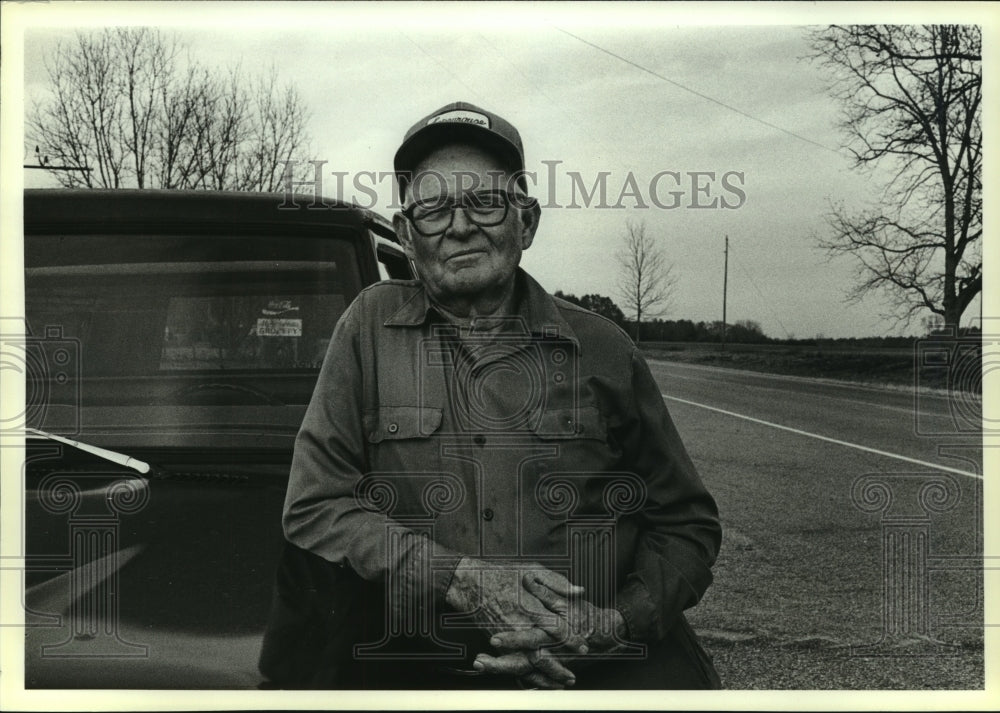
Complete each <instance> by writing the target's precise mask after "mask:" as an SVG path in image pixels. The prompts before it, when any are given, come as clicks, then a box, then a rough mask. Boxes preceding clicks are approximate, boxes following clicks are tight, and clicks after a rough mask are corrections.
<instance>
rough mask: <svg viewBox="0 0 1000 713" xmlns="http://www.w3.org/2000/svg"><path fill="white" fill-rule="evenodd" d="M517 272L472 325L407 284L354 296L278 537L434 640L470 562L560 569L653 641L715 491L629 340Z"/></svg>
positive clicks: (397, 628) (399, 625) (699, 552)
mask: <svg viewBox="0 0 1000 713" xmlns="http://www.w3.org/2000/svg"><path fill="white" fill-rule="evenodd" d="M516 279H517V285H516V289H517V294H518V296H519V299H518V307H517V311H516V315H515V316H514V317H513V318H510V319H508V320H505V321H503V322H502V323H500V324H499V325H497V324H495V323H494V324H491V325H489V326H490V329H488V330H487V329H480V327H481V326H482V325H481V324H476V323H474V324H473V326H472V331H471V333H466V334H461V333H459V332H458V330H457V329H456V328H455V327H452V326H451V325H450V324H448V322H447V321H445V320H444V319H443V318H442V317H441V315H440V313H439V312H438V311H437V310H436V309H435V308H434V307H433V305H432V303H431V302H430V301H429V299H428V297H427V294H426V292H425V290H424V288H423V287H422V285H421V284H420V283H419V282H415V281H388V282H382V283H378V284H376V285H373V286H371V287H369V288H367V289H365V290H364V291H362V293H361V294H360V295H359V296H358V298H357V299H356V300H355V301H354V302H353V303H352V304H351V305H350V307H349V308H348V309H347V311H346V312H345V313H344V315H343V316H342V317H341V319H340V321H339V322H338V324H337V326H336V329H335V331H334V334H333V337H332V339H331V341H330V345H329V349H328V352H327V355H326V358H325V361H324V364H323V367H322V369H321V372H320V376H319V380H318V382H317V385H316V389H315V392H314V394H313V398H312V401H311V403H310V405H309V408H308V410H307V412H306V416H305V419H304V421H303V424H302V427H301V430H300V432H299V435H298V438H297V440H296V445H295V454H294V458H293V463H292V469H291V475H290V479H289V486H288V491H287V496H286V502H285V511H284V520H283V523H284V530H285V536H286V538H287V539H288V541H289V542H290V543H292V545H294V546H296V547H298V548H302V549H304V550H307V551H309V552H311V553H313V554H315V555H318V556H319V557H320V558H322V559H323V560H325V561H328V562H331V563H336V564H339V565H342V566H344V567H345V568H347V569H348V570H350V571H351V572H353V573H356V574H357V575H359V576H360V578H361V579H362V580H365V581H366V582H369V583H374V584H376V585H377V588H378V589H379V590H380V591H381V592H383V593H384V599H385V601H384V604H382V605H384V606H386V611H385V612H384V618H385V621H386V627H387V629H389V630H391V631H392V632H393V633H395V634H400V635H404V636H406V635H408V636H417V637H418V638H419V637H423V638H430V639H434V640H435V641H437V640H438V639H440V640H441V642H442V650H452V649H451V648H450V647H449V646H448V640H449V636H448V635H447V632H444V633H443V628H444V627H442V625H441V622H440V614H441V613H443V612H444V606H443V596H444V592H445V591H446V590H447V587H448V584H449V583H450V580H451V576H452V573H453V571H454V567H455V565H456V564H457V562H458V560H459V559H461V557H462V556H465V555H469V556H473V557H477V558H481V559H503V560H508V561H509V560H514V561H516V562H525V563H528V562H538V563H541V564H543V565H545V566H546V567H548V568H550V569H553V570H556V571H559V572H562V573H564V574H566V575H567V576H568V577H569V578H570V579H571V580H572V581H574V582H576V583H578V584H582V585H583V586H584V587H585V589H586V594H585V596H586V597H587V598H588V599H590V600H591V601H593V602H594V603H595V604H597V605H599V606H602V607H611V606H613V607H616V608H617V609H618V610H619V611H621V613H622V615H623V617H624V619H625V621H626V623H627V625H628V630H629V637H630V639H631V640H633V641H637V642H651V643H652V642H659V641H661V640H663V639H664V638H665V637H666V636H667V634H668V633H669V632H670V631H671V629H672V628H673V627H674V626H675V625H676V624H677V622H678V618H679V617H680V618H681V619H682V617H681V612H682V611H683V610H684V609H686V608H688V607H690V606H692V605H694V604H695V603H696V602H697V601H698V600H699V598H700V597H701V596H702V594H703V593H704V592H705V590H706V588H707V587H708V586H709V584H710V583H711V579H712V576H711V569H710V567H711V565H712V564H713V562H714V560H715V557H716V554H717V552H718V547H719V543H720V533H721V530H720V526H719V521H718V513H717V510H716V506H715V503H714V501H713V499H712V498H711V496H710V495H709V493H708V492H707V490H706V489H705V487H704V485H703V484H702V482H701V480H700V478H699V477H698V475H697V473H696V471H695V468H694V466H693V465H692V463H691V460H690V458H689V457H688V455H687V453H686V451H685V449H684V446H683V444H682V443H681V441H680V438H679V436H678V434H677V431H676V429H675V427H674V425H673V423H672V421H671V419H670V416H669V414H668V413H667V409H666V407H665V405H664V402H663V399H662V397H661V395H660V392H659V388H658V386H657V384H656V382H655V381H654V380H653V378H652V375H651V374H650V372H649V368H648V366H647V365H646V363H645V361H644V359H643V358H642V356H641V354H640V353H639V352H638V350H637V349H636V348H635V346H634V345H633V344H632V342H631V340H629V339H628V337H627V336H626V335H625V334H624V333H623V332H622V331H621V330H620V329H618V327H617V326H616V325H614V324H613V323H612V322H610V321H609V320H607V319H605V318H603V317H600V316H598V315H595V314H593V313H591V312H589V311H587V310H584V309H581V308H579V307H576V306H574V305H571V304H569V303H567V302H565V301H562V300H559V299H557V298H554V297H552V296H550V295H548V294H547V293H546V292H545V291H544V290H543V289H542V288H541V286H539V285H538V284H537V282H535V281H534V280H533V279H532V278H531V277H530V276H528V275H527V274H526V273H524V272H523V271H520V270H519V271H518V274H517V278H516ZM451 638H452V639H453V640H455V641H464V642H468V641H469V638H468V636H464V635H458V634H456V635H455V636H453V637H451ZM483 641H484V642H485V639H484V640H483ZM375 648H376V649H377V646H376V647H375ZM482 648H484V649H485V648H486V647H485V646H484V647H482ZM466 653H468V652H466ZM472 653H473V654H474V653H475V652H472Z"/></svg>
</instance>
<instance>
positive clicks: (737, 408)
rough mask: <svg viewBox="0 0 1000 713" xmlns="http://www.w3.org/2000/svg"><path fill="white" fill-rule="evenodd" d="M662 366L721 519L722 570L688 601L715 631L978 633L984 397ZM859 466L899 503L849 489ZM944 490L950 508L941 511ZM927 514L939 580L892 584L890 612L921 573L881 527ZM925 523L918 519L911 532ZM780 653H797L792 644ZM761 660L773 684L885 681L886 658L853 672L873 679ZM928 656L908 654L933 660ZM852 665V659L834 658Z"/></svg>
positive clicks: (866, 637)
mask: <svg viewBox="0 0 1000 713" xmlns="http://www.w3.org/2000/svg"><path fill="white" fill-rule="evenodd" d="M650 366H651V368H652V371H653V375H654V377H655V378H656V380H657V381H658V383H659V385H660V387H661V390H662V393H663V395H664V398H665V399H666V402H667V405H668V408H669V409H670V411H671V414H672V415H673V418H674V421H675V423H676V424H677V427H678V429H679V430H680V432H681V435H682V437H683V439H684V441H685V444H686V445H687V447H688V450H689V452H690V454H691V456H692V458H693V459H694V461H695V464H696V465H697V466H698V468H699V471H700V472H701V474H702V477H703V478H704V479H705V481H706V483H707V484H708V485H709V487H710V489H711V490H712V492H713V494H714V495H715V496H716V499H717V500H718V502H719V507H720V512H721V515H722V519H723V524H724V527H725V535H724V540H723V551H722V554H721V555H720V560H719V563H718V564H717V566H716V569H715V573H716V583H715V585H714V586H713V587H712V589H710V590H709V593H708V595H706V597H705V599H704V600H703V601H702V603H701V604H700V605H699V606H698V607H697V608H696V609H695V610H693V611H692V613H691V620H692V622H693V623H694V624H695V626H696V627H697V628H699V630H701V631H702V632H704V633H705V634H706V636H707V641H708V644H709V646H710V647H712V646H714V647H715V648H716V649H717V650H720V651H721V649H720V647H724V646H725V645H728V644H734V643H735V644H738V643H739V642H757V643H761V642H766V643H768V644H769V645H772V646H778V647H784V648H782V649H781V650H783V651H787V647H788V646H792V647H799V648H802V647H804V650H810V651H816V650H818V649H836V650H837V651H840V652H841V653H843V651H844V650H845V649H846V647H849V646H861V645H864V644H868V643H873V642H875V641H878V640H879V639H880V638H881V637H882V635H883V633H884V632H885V631H886V629H888V630H889V633H895V632H904V630H905V629H907V628H908V629H909V630H910V632H912V631H913V629H914V628H917V627H923V626H927V627H929V628H928V631H927V633H928V634H930V635H931V636H932V637H935V638H937V639H940V640H944V641H949V642H954V643H958V644H961V645H963V646H964V647H967V648H968V647H972V648H973V649H975V648H976V647H978V646H979V643H978V642H980V641H981V637H982V633H981V632H982V599H981V597H982V595H981V590H980V588H979V585H978V582H977V580H978V579H979V578H980V577H981V573H979V572H976V571H975V570H974V569H968V568H969V567H974V566H975V565H971V564H970V563H969V562H968V560H967V559H963V556H969V555H974V554H975V553H977V552H981V535H980V533H981V532H982V507H981V504H980V498H981V491H982V479H981V477H980V473H981V471H982V465H981V461H982V448H981V440H980V438H979V434H974V433H970V428H971V424H974V423H975V422H976V421H975V419H978V418H980V417H979V415H978V412H977V411H976V408H977V407H978V404H976V403H975V401H974V400H972V399H969V398H965V399H963V400H961V401H957V402H956V401H955V400H949V399H948V398H947V397H946V396H944V395H940V394H938V395H925V394H921V395H920V397H919V400H917V402H916V403H915V398H914V394H913V391H912V390H907V391H902V390H900V391H889V390H882V389H874V388H868V387H861V386H853V385H848V384H842V383H831V382H823V381H818V380H808V379H801V378H794V377H786V376H777V375H768V374H758V373H753V372H744V371H737V370H732V369H721V368H715V367H706V366H699V365H691V364H681V363H676V362H666V361H657V360H651V361H650ZM862 477H867V479H868V480H867V481H865V482H870V481H873V480H874V481H882V482H884V483H886V484H888V486H889V488H890V490H891V493H892V497H893V500H892V503H891V506H890V507H889V508H888V509H887V510H885V511H884V512H883V511H881V510H879V509H877V508H876V509H874V511H868V512H866V511H864V510H863V509H862V507H861V504H863V502H862V503H859V502H857V500H859V499H861V500H863V498H862V497H861V491H860V490H855V498H854V499H852V488H855V486H856V483H857V481H858V479H859V478H862ZM931 481H936V482H937V483H938V484H940V485H941V487H942V488H943V489H941V490H937V491H933V492H932V493H928V492H927V491H925V495H932V496H933V494H934V493H937V494H939V495H942V496H945V495H946V496H947V497H946V500H947V502H945V503H943V505H942V503H939V502H938V501H936V500H934V498H933V497H931V498H925V499H924V500H923V504H924V506H922V505H921V500H920V489H921V487H922V486H924V485H926V484H927V483H928V482H931ZM868 494H869V495H870V496H872V497H875V496H876V495H877V492H876V491H869V493H868ZM872 504H873V505H874V501H872ZM936 505H942V507H938V509H945V511H944V512H935V511H933V510H934V508H935V506H936ZM925 506H926V507H925ZM927 507H930V508H931V510H932V511H931V512H928V510H927ZM903 517H907V518H910V519H909V520H907V521H906V522H905V523H904V522H903V521H902V520H900V519H899V518H903ZM914 518H916V519H914ZM921 518H923V520H924V524H926V527H927V528H928V531H929V540H928V542H927V550H926V555H927V556H928V557H929V559H928V560H927V562H928V563H929V565H930V569H925V570H922V572H923V576H926V578H927V580H926V581H927V583H928V588H927V590H926V591H927V596H926V597H924V596H921V595H920V594H919V592H920V589H919V588H918V589H916V590H913V589H911V590H910V591H909V594H903V593H901V592H895V591H893V592H892V593H890V595H889V596H888V607H889V611H890V612H891V613H893V615H894V616H895V619H892V620H890V619H888V618H887V617H886V616H884V611H885V609H884V608H883V604H884V603H886V601H887V597H886V596H885V595H884V591H885V590H884V587H885V583H886V582H887V581H888V582H889V583H890V585H891V586H894V583H900V584H901V585H902V584H903V583H905V582H906V581H908V582H910V583H913V582H917V583H919V577H920V576H921V573H920V572H918V570H921V569H922V568H920V567H910V569H909V570H907V571H908V572H909V574H908V575H907V576H910V575H912V576H911V578H910V579H909V580H903V579H901V578H899V577H895V578H894V577H892V576H883V575H884V572H885V570H884V569H883V563H884V562H885V561H886V556H884V554H883V534H884V533H885V532H886V531H887V528H889V527H892V526H897V525H900V524H903V525H904V527H910V528H917V529H919V527H920V522H919V520H920V519H921ZM917 529H911V530H909V532H910V534H911V535H912V536H913V537H917V535H916V534H915V533H916V532H917ZM913 542H914V546H917V545H916V544H915V543H916V540H913ZM914 552H915V553H916V555H917V556H918V559H919V558H920V557H923V556H924V555H922V554H920V553H919V551H917V550H914ZM894 561H895V562H897V563H899V562H900V560H899V559H896V560H894ZM914 561H917V560H914ZM963 567H964V568H966V569H962V568H963ZM913 576H916V577H917V578H918V579H913ZM907 607H908V608H907ZM904 633H905V632H904ZM837 647H840V648H837ZM799 653H800V654H801V653H802V652H801V651H800V652H799ZM800 658H801V657H800ZM807 658H808V657H807ZM842 660H845V661H846V659H842ZM774 661H775V664H774V665H775V666H782V667H785V668H787V666H788V664H787V662H786V661H784V660H783V659H782V658H781V657H776V658H775V659H774ZM854 661H857V659H854ZM879 661H881V662H882V664H884V663H885V661H886V659H879ZM740 665H742V663H737V664H734V666H736V668H739V666H740ZM756 665H757V666H758V667H759V666H765V669H759V668H758V670H756V671H755V673H754V674H753V675H754V676H755V677H757V678H756V679H755V680H763V681H765V683H764V685H763V687H778V686H781V687H784V686H785V685H787V686H789V687H802V686H803V685H804V684H811V685H814V686H815V687H820V688H826V687H851V688H853V687H857V686H868V685H872V686H874V687H881V686H880V684H879V683H878V681H876V680H875V677H874V673H873V672H874V671H884V670H885V667H884V665H883V666H876V667H875V668H874V669H873V670H872V671H868V672H864V671H862V672H855V673H852V674H844V675H847V676H849V677H851V676H852V677H854V678H855V679H857V678H860V679H863V680H853V681H843V680H841V681H838V680H837V679H836V674H835V673H834V674H831V675H833V676H834V678H833V679H831V680H816V679H815V678H812V679H810V678H806V679H805V680H803V679H801V678H800V679H796V678H795V677H794V675H793V676H792V677H791V678H789V677H788V673H787V671H784V672H782V675H781V677H777V672H774V671H771V672H770V674H773V675H774V676H775V677H773V678H771V679H768V678H767V676H768V672H767V671H766V665H765V664H760V663H759V662H758V663H757V664H756ZM980 665H981V664H980ZM845 666H846V667H845ZM922 668H923V667H922V666H918V667H916V668H914V667H912V666H910V667H909V669H908V670H909V671H912V672H913V673H912V675H913V676H915V677H919V676H925V674H926V672H922ZM967 668H968V667H967ZM972 668H973V670H972V672H971V674H970V675H973V676H974V675H975V670H974V668H975V667H972ZM841 669H842V670H844V671H847V670H848V669H850V666H847V665H846V664H845V665H844V666H840V667H838V668H837V669H835V670H841ZM936 670H942V667H941V666H938V667H937V669H936ZM724 673H726V672H725V671H724ZM728 673H730V674H731V675H730V678H733V675H735V676H736V677H737V678H739V675H740V672H739V671H736V670H734V671H729V672H728ZM900 675H902V676H903V677H904V679H905V676H907V675H910V674H908V673H903V674H900ZM979 675H980V680H981V671H980V674H979ZM724 678H725V676H724ZM768 680H770V683H767V681H768ZM952 682H954V681H952ZM902 684H907V685H912V686H913V687H924V686H925V685H927V680H926V677H925V678H924V679H923V680H917V679H914V680H909V681H907V680H902V679H899V678H898V677H897V678H893V679H891V680H888V681H885V680H883V681H882V683H881V685H882V686H886V687H895V686H898V685H902ZM930 685H931V686H934V685H935V684H934V682H933V681H931V683H930ZM939 685H940V686H942V687H943V686H946V685H948V684H947V683H940V684H939ZM748 686H750V682H746V681H739V682H738V685H737V687H748Z"/></svg>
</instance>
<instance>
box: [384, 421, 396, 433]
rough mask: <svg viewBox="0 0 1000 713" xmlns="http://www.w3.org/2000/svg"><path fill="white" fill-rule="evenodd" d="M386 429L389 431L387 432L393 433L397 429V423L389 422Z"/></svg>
mask: <svg viewBox="0 0 1000 713" xmlns="http://www.w3.org/2000/svg"><path fill="white" fill-rule="evenodd" d="M386 430H387V431H389V433H395V432H396V431H398V430H399V425H398V424H395V423H390V424H389V426H388V428H386Z"/></svg>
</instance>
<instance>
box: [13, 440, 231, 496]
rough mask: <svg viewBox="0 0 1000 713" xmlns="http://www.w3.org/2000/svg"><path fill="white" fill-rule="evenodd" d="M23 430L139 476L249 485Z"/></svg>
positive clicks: (225, 474)
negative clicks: (175, 469) (176, 469)
mask: <svg viewBox="0 0 1000 713" xmlns="http://www.w3.org/2000/svg"><path fill="white" fill-rule="evenodd" d="M24 430H25V431H28V432H29V433H33V434H35V435H36V436H41V437H42V438H48V439H50V440H53V441H56V442H57V443H63V444H65V445H67V446H72V447H73V448H78V449H79V450H81V451H83V452H85V453H90V454H91V455H95V456H97V457H98V458H103V459H104V460H109V461H111V462H112V463H117V464H118V465H121V466H125V467H126V468H131V469H132V470H134V471H136V472H138V473H140V474H141V475H148V476H149V477H150V478H156V479H169V480H193V481H210V482H217V483H228V484H231V485H248V484H249V483H250V479H249V478H248V477H247V476H245V475H233V474H231V473H202V472H183V473H174V472H171V471H168V470H164V469H163V468H161V467H160V466H158V465H156V464H155V463H154V464H152V465H151V464H149V463H147V462H145V461H141V460H139V459H138V458H133V457H132V456H127V455H125V454H124V453H119V452H117V451H111V450H108V449H107V448H101V447H99V446H92V445H90V444H89V443H80V442H79V441H74V440H72V439H70V438H66V437H64V436H57V435H55V434H54V433H48V432H46V431H40V430H38V429H37V428H29V427H25V429H24Z"/></svg>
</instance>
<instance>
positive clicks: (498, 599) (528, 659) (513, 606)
mask: <svg viewBox="0 0 1000 713" xmlns="http://www.w3.org/2000/svg"><path fill="white" fill-rule="evenodd" d="M583 594H584V591H583V588H582V587H580V586H577V585H575V584H572V583H571V582H570V581H569V580H568V579H566V578H565V577H564V576H562V575H561V574H558V573H556V572H553V571H551V570H549V569H547V568H545V567H543V566H541V565H539V564H525V563H515V562H495V561H491V562H485V561H481V560H475V559H472V558H464V559H463V560H462V561H461V562H460V563H459V566H458V568H457V569H456V570H455V576H454V578H453V579H452V583H451V586H450V587H449V589H448V593H447V596H446V600H447V602H448V604H449V605H450V606H451V608H453V609H456V610H458V611H474V612H476V616H477V617H478V618H479V621H480V624H481V625H482V626H483V627H484V629H485V630H486V632H487V633H488V634H489V635H490V644H491V645H492V646H493V648H494V649H495V650H496V651H497V655H496V656H493V655H490V654H480V655H479V656H477V657H476V661H475V664H474V666H475V667H476V668H477V669H478V670H481V671H484V672H486V673H491V674H508V675H514V676H517V677H518V678H519V679H520V680H521V682H522V684H523V685H525V686H526V687H534V688H564V687H566V686H572V685H573V684H574V683H576V674H575V673H574V672H573V671H572V670H571V669H570V668H569V667H568V666H567V665H566V664H567V663H573V662H579V663H583V662H585V661H586V658H587V655H588V654H594V653H604V652H608V651H611V650H612V649H613V648H614V647H615V646H617V645H619V643H620V642H621V641H623V640H624V638H625V629H626V627H625V622H624V619H623V618H622V616H621V613H620V612H618V611H617V610H616V609H602V608H599V607H596V606H594V605H593V604H591V603H590V602H588V601H587V600H586V599H584V598H583Z"/></svg>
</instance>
